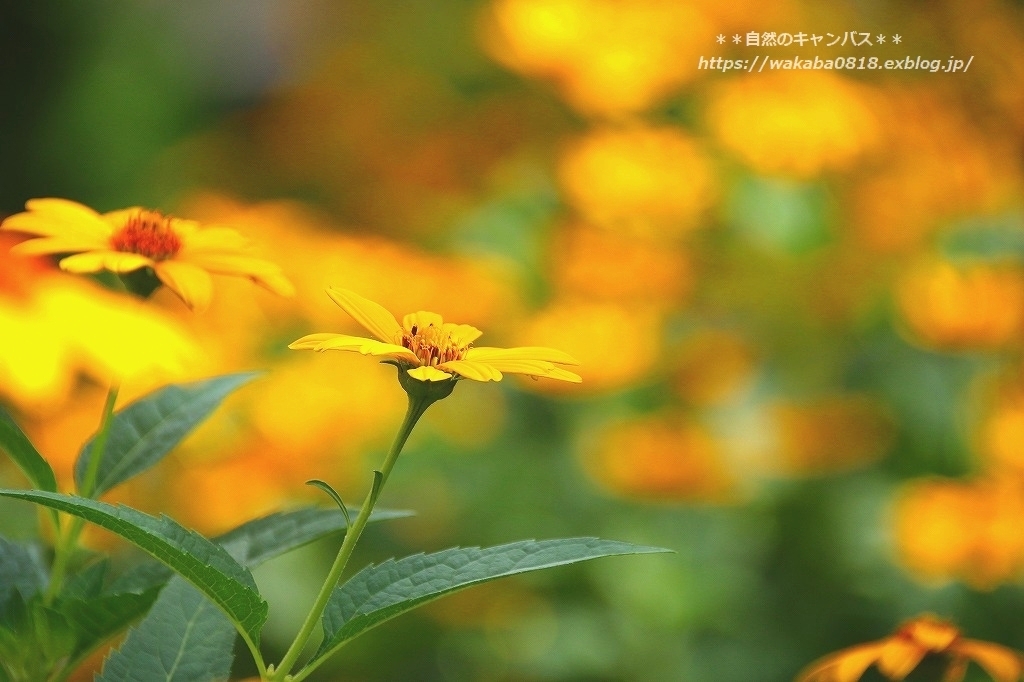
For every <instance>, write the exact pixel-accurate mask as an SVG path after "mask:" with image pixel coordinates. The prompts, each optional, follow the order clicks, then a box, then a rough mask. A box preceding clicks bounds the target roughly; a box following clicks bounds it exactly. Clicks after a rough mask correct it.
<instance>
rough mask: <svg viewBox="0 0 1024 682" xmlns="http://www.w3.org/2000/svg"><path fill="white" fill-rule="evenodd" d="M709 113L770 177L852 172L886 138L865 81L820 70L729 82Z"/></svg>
mask: <svg viewBox="0 0 1024 682" xmlns="http://www.w3.org/2000/svg"><path fill="white" fill-rule="evenodd" d="M707 116H708V119H709V124H710V126H711V129H712V130H713V131H714V133H715V135H716V136H717V137H718V139H719V140H720V141H721V143H722V144H723V145H724V146H725V147H726V148H728V149H730V150H731V151H733V152H734V153H735V154H737V155H738V156H739V157H740V158H741V159H742V160H743V161H744V162H745V163H747V164H748V165H749V166H750V167H751V168H753V169H754V170H756V171H758V172H760V173H765V174H770V175H775V174H778V175H788V176H794V177H798V178H810V177H815V176H817V175H818V174H819V173H822V172H823V171H834V170H845V169H847V168H849V167H850V166H851V165H852V164H853V163H854V162H855V161H856V160H858V159H859V158H860V157H861V156H863V155H864V153H865V152H867V151H868V150H870V149H872V148H874V147H875V146H876V145H877V144H878V142H879V136H880V126H879V121H878V119H877V116H876V114H875V112H874V106H873V103H872V101H871V98H870V97H869V96H868V95H867V93H866V92H865V90H864V89H863V87H862V86H859V85H857V84H855V83H853V82H851V81H848V80H846V79H843V78H840V77H837V76H832V75H830V74H826V73H824V72H821V71H801V72H798V73H781V72H777V73H774V74H771V75H768V74H757V75H753V76H747V77H745V78H740V79H736V80H731V81H727V82H725V83H724V84H722V85H721V86H719V87H718V89H716V90H715V91H714V92H713V94H712V97H711V101H710V103H709V105H708V113H707Z"/></svg>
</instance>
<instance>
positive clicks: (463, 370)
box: [438, 360, 501, 381]
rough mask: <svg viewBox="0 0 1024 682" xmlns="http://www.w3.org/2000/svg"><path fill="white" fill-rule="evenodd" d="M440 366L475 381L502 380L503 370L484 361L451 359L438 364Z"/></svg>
mask: <svg viewBox="0 0 1024 682" xmlns="http://www.w3.org/2000/svg"><path fill="white" fill-rule="evenodd" d="M438 368H439V369H443V370H445V371H446V372H454V373H455V374H458V375H459V376H461V377H465V378H466V379H472V380H473V381H501V372H499V371H498V370H496V369H495V368H494V367H491V366H490V365H487V364H485V363H482V362H472V361H471V360H451V361H449V362H442V363H441V364H440V365H438Z"/></svg>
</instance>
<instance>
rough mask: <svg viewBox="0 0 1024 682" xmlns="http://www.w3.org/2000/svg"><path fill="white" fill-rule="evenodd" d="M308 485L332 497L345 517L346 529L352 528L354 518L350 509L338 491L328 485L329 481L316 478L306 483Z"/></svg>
mask: <svg viewBox="0 0 1024 682" xmlns="http://www.w3.org/2000/svg"><path fill="white" fill-rule="evenodd" d="M306 485H311V486H314V487H317V488H320V490H323V491H324V492H325V493H327V494H328V495H329V496H330V497H331V499H332V500H334V503H335V504H336V505H338V509H340V510H341V513H342V514H343V515H344V516H345V527H346V528H351V527H352V517H351V515H350V514H349V513H348V507H346V506H345V501H344V500H342V499H341V495H340V494H338V491H337V490H335V489H334V488H333V487H331V484H330V483H328V482H327V481H321V480H320V479H319V478H314V479H311V480H309V481H306Z"/></svg>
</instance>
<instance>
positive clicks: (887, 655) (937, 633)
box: [796, 614, 1024, 682]
mask: <svg viewBox="0 0 1024 682" xmlns="http://www.w3.org/2000/svg"><path fill="white" fill-rule="evenodd" d="M929 654H930V655H941V656H945V657H947V658H949V665H948V666H947V668H946V673H945V676H944V677H943V678H942V679H943V680H944V682H961V681H962V680H963V679H964V675H965V674H966V673H967V666H968V663H970V662H971V661H973V662H975V663H977V664H978V665H980V666H981V667H982V668H983V669H984V670H985V672H987V673H988V674H989V676H990V677H991V678H992V679H993V680H995V681H996V682H1016V680H1019V679H1020V677H1021V673H1022V672H1024V663H1022V659H1021V655H1020V653H1019V652H1017V651H1014V650H1013V649H1008V648H1006V647H1003V646H1000V645H998V644H992V643H990V642H981V641H978V640H975V639H964V638H963V637H961V636H960V631H959V630H958V629H957V628H956V627H954V626H953V625H952V624H951V623H949V622H947V621H944V620H941V619H939V618H936V617H935V616H933V615H931V614H924V615H921V616H918V617H917V618H914V619H912V620H910V621H907V622H906V623H904V624H903V625H902V626H900V628H899V629H898V630H896V632H894V633H893V634H892V635H890V636H889V637H886V638H885V639H880V640H878V641H876V642H869V643H867V644H861V645H858V646H854V647H850V648H849V649H843V650H842V651H838V652H836V653H834V654H829V655H828V656H826V657H824V658H822V659H820V660H818V661H815V662H814V663H812V664H811V665H810V666H808V667H807V668H806V669H805V670H804V671H803V672H801V673H800V674H799V675H798V676H797V678H796V679H797V682H856V680H859V679H860V678H861V676H862V675H863V674H864V672H865V671H866V670H867V669H868V668H869V667H871V665H872V664H874V665H875V666H876V667H877V668H878V670H879V672H881V673H882V675H884V676H885V677H886V678H888V679H890V680H902V679H904V678H905V677H906V676H907V675H908V674H910V672H911V671H912V670H914V668H916V667H917V666H918V664H919V663H920V662H921V661H922V660H924V658H925V656H928V655H929Z"/></svg>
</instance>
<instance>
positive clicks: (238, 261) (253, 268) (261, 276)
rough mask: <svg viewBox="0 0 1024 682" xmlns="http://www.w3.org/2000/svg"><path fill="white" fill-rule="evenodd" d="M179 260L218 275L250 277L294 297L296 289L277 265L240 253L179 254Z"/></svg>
mask: <svg viewBox="0 0 1024 682" xmlns="http://www.w3.org/2000/svg"><path fill="white" fill-rule="evenodd" d="M177 260H182V261H185V262H187V263H192V264H193V265H197V266H199V267H201V268H202V269H204V270H206V271H208V272H212V273H214V274H218V275H234V276H238V277H248V278H249V279H251V280H253V281H254V282H256V283H257V284H259V285H260V286H262V287H264V288H266V289H269V290H270V291H272V292H274V293H275V294H278V295H281V296H292V295H294V294H295V287H294V286H293V285H292V283H291V282H290V281H288V278H286V277H285V276H284V275H283V274H281V268H280V267H278V266H277V265H276V264H275V263H271V262H270V261H266V260H263V259H262V258H253V257H252V256H246V255H244V254H238V253H187V252H186V253H179V254H178V258H177Z"/></svg>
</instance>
